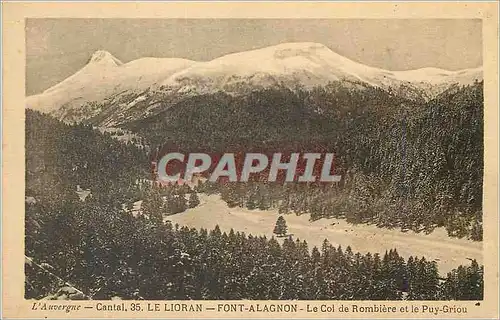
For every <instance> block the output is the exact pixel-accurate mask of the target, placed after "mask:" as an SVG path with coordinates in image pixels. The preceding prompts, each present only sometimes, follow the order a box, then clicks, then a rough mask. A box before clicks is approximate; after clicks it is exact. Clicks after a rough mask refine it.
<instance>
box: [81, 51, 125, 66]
mask: <svg viewBox="0 0 500 320" xmlns="http://www.w3.org/2000/svg"><path fill="white" fill-rule="evenodd" d="M96 63H98V64H107V65H113V66H115V67H116V66H121V65H122V64H123V63H122V62H121V61H120V60H118V59H117V58H115V57H114V56H113V55H112V54H111V53H109V52H108V51H105V50H97V51H96V52H94V54H92V56H91V57H90V60H89V64H96Z"/></svg>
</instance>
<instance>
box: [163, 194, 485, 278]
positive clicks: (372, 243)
mask: <svg viewBox="0 0 500 320" xmlns="http://www.w3.org/2000/svg"><path fill="white" fill-rule="evenodd" d="M200 201H201V203H200V205H199V206H198V207H196V208H194V209H188V210H187V211H185V212H182V213H178V214H175V215H171V216H168V217H166V218H165V220H170V221H171V222H172V223H173V224H176V223H178V224H179V225H181V226H182V225H185V226H188V227H194V228H197V229H199V228H206V229H209V230H210V229H213V228H214V227H215V226H216V225H219V227H220V229H221V230H222V231H226V232H227V231H229V230H231V228H233V229H234V230H235V231H240V232H245V233H246V234H252V235H265V236H267V237H271V236H273V233H272V232H273V228H274V225H275V223H276V219H277V217H278V216H279V215H278V213H277V211H276V210H269V211H261V210H247V209H243V208H229V207H228V206H227V205H226V203H225V202H224V201H222V200H221V199H220V197H219V196H218V195H211V196H207V195H202V194H200ZM284 217H285V220H286V222H287V225H288V233H289V234H291V235H293V238H294V239H297V238H299V239H300V240H306V241H307V243H308V244H309V247H310V248H311V249H312V247H313V246H317V247H318V248H321V244H322V242H323V241H324V239H328V241H329V242H330V243H331V244H333V245H335V246H337V245H341V246H342V248H346V247H347V246H351V248H352V250H353V251H354V252H360V253H367V252H371V253H375V252H379V253H380V254H383V253H384V252H385V251H386V250H390V249H392V248H396V249H397V251H398V252H399V254H400V255H402V256H403V257H405V258H408V257H409V256H418V257H422V256H424V257H425V258H426V259H429V260H435V261H436V262H437V263H438V266H439V271H440V273H441V274H443V275H446V273H447V272H449V271H451V270H452V269H453V268H456V267H458V266H459V265H461V264H462V265H468V264H470V261H469V260H468V259H476V260H477V261H478V263H479V264H482V262H483V255H482V245H483V243H482V242H473V241H470V240H465V239H456V238H450V237H448V235H447V234H446V230H444V228H439V229H436V230H435V231H434V232H432V233H431V234H429V235H426V234H424V233H414V232H412V231H408V232H401V231H399V230H388V229H381V228H377V227H376V226H370V225H352V224H349V223H347V222H346V221H345V220H340V219H320V220H318V221H315V222H310V221H309V215H308V214H303V215H301V216H297V215H295V214H288V215H285V216H284Z"/></svg>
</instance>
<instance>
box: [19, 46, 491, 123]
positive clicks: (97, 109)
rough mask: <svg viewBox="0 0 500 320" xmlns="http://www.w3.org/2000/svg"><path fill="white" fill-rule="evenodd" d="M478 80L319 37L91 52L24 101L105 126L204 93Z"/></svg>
mask: <svg viewBox="0 0 500 320" xmlns="http://www.w3.org/2000/svg"><path fill="white" fill-rule="evenodd" d="M482 79H483V72H482V68H475V69H465V70H460V71H448V70H443V69H437V68H423V69H417V70H409V71H388V70H383V69H378V68H373V67H369V66H366V65H363V64H360V63H357V62H354V61H352V60H349V59H347V58H345V57H343V56H341V55H339V54H337V53H335V52H333V51H332V50H330V49H329V48H328V47H326V46H324V45H322V44H319V43H283V44H279V45H275V46H271V47H266V48H262V49H257V50H251V51H244V52H238V53H233V54H229V55H225V56H222V57H219V58H216V59H214V60H211V61H207V62H197V61H192V60H186V59H177V58H141V59H137V60H134V61H131V62H128V63H122V62H121V61H120V60H118V59H117V58H115V57H114V56H113V55H112V54H110V53H109V52H106V51H97V52H95V53H94V54H93V55H92V57H91V58H90V60H89V62H88V63H87V64H86V65H85V66H84V67H83V68H82V69H80V70H79V71H78V72H76V73H75V74H73V75H72V76H70V77H68V78H67V79H65V80H63V81H62V82H60V83H58V84H57V85H55V86H53V87H51V88H49V89H47V90H45V91H44V92H43V93H41V94H36V95H32V96H29V97H27V100H26V107H27V108H30V109H35V110H39V111H42V112H46V113H50V114H53V115H54V116H56V117H58V118H59V119H61V120H65V121H81V120H85V119H90V118H93V119H98V120H97V121H98V122H99V123H100V124H102V125H107V126H113V125H116V124H118V123H123V122H127V121H133V120H137V119H141V118H146V117H147V116H150V115H152V114H154V112H155V109H157V108H158V107H159V106H160V105H162V104H163V105H164V104H165V103H169V102H172V103H173V102H176V101H179V100H180V99H183V98H185V97H191V96H196V95H200V94H207V93H215V92H225V93H228V94H231V95H239V94H245V93H248V92H249V91H254V90H259V89H264V88H270V87H286V88H289V89H292V90H295V89H296V88H298V87H303V88H306V89H309V88H313V87H316V86H325V85H327V84H329V83H332V82H337V83H341V84H342V85H345V86H348V87H352V88H357V89H359V90H363V88H366V87H377V88H381V89H383V90H386V91H390V92H394V93H395V94H401V95H404V96H405V97H406V98H410V99H417V98H420V99H425V100H428V99H431V98H433V97H435V96H436V95H438V94H440V93H442V92H444V91H446V90H447V89H449V88H451V87H453V86H456V85H467V84H471V83H473V82H474V81H476V80H478V81H480V80H482Z"/></svg>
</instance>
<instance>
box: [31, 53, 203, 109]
mask: <svg viewBox="0 0 500 320" xmlns="http://www.w3.org/2000/svg"><path fill="white" fill-rule="evenodd" d="M193 63H194V61H191V60H186V59H177V58H141V59H137V60H134V61H131V62H129V63H122V62H121V61H120V60H118V59H117V58H115V57H114V56H113V55H112V54H111V53H109V52H107V51H103V50H99V51H96V52H95V53H94V54H93V55H92V56H91V58H90V59H89V61H88V63H87V64H86V65H85V66H84V67H83V68H81V69H80V70H78V71H77V72H76V73H75V74H73V75H72V76H70V77H68V78H66V79H64V80H63V81H62V82H60V83H58V84H56V85H55V86H53V87H51V88H49V89H47V90H45V91H44V92H43V93H41V94H37V95H33V96H29V97H28V98H27V101H26V105H27V107H28V108H32V109H35V110H39V111H42V112H52V111H55V110H57V109H59V108H61V107H63V106H64V107H65V108H66V109H72V108H79V107H81V106H82V105H84V104H86V103H88V102H101V101H103V100H104V99H106V98H109V97H112V96H114V95H116V94H120V93H125V92H135V91H142V90H145V89H147V88H149V87H151V86H154V85H156V84H157V83H158V82H160V81H161V80H162V79H165V78H167V77H168V76H170V75H171V74H173V73H175V72H177V71H179V70H182V69H184V68H186V67H187V66H189V65H191V64H193Z"/></svg>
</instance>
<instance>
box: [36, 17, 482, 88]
mask: <svg viewBox="0 0 500 320" xmlns="http://www.w3.org/2000/svg"><path fill="white" fill-rule="evenodd" d="M282 42H319V43H323V44H324V45H326V46H328V47H329V48H330V49H332V50H333V51H335V52H337V53H339V54H341V55H343V56H345V57H347V58H350V59H352V60H354V61H357V62H361V63H364V64H366V65H370V66H374V67H379V68H384V69H389V70H408V69H416V68H422V67H438V68H443V69H449V70H457V69H463V68H474V67H478V66H480V65H481V64H482V40H481V20H451V19H434V20H423V19H418V20H417V19H414V20H401V19H398V20H396V19H394V20H373V19H372V20H366V19H365V20H359V19H335V20H318V19H28V20H27V25H26V92H27V94H33V93H38V92H41V91H43V90H45V89H47V88H49V87H51V86H52V85H54V84H56V83H58V82H60V81H61V80H63V79H64V78H66V77H68V76H70V75H71V74H73V73H74V72H76V71H77V70H78V69H80V68H81V67H83V66H84V65H85V63H86V62H87V61H88V59H89V58H90V56H91V55H92V53H93V52H95V51H96V50H107V51H109V52H111V53H112V54H113V55H114V56H115V57H117V58H118V59H120V60H121V61H123V62H128V61H131V60H134V59H137V58H140V57H146V56H150V57H177V58H187V59H192V60H210V59H213V58H216V57H218V56H221V55H224V54H228V53H232V52H238V51H243V50H250V49H256V48H261V47H265V46H269V45H275V44H278V43H282Z"/></svg>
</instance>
